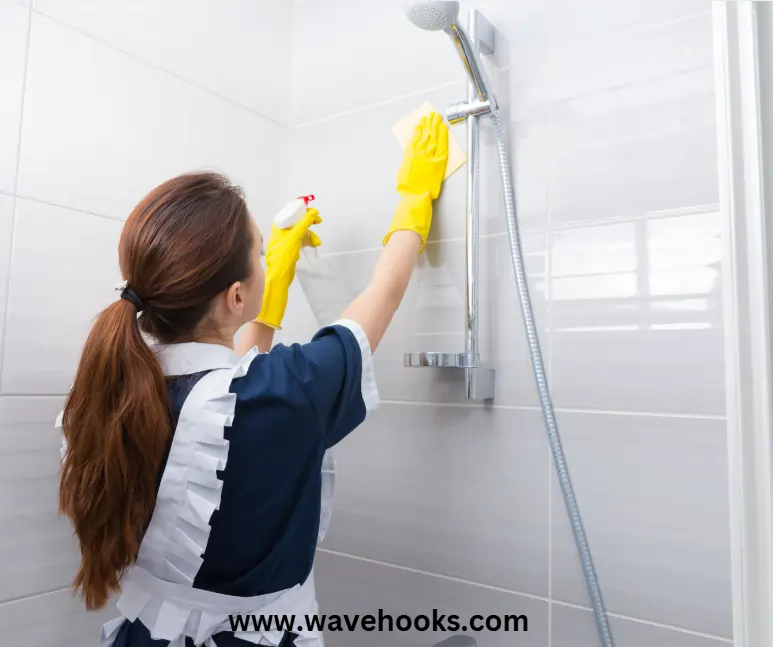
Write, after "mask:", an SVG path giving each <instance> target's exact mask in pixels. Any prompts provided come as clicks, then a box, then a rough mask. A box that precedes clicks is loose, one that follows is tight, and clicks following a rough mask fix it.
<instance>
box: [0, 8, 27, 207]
mask: <svg viewBox="0 0 773 647" xmlns="http://www.w3.org/2000/svg"><path fill="white" fill-rule="evenodd" d="M28 21H29V10H28V9H27V8H25V7H24V6H22V5H21V4H20V3H18V2H16V1H15V0H0V79H2V84H3V87H2V91H1V92H0V191H5V192H7V193H12V192H13V191H14V188H15V187H14V184H15V179H16V157H17V153H18V150H19V127H20V125H21V110H22V92H23V90H24V59H25V56H26V54H27V27H28Z"/></svg>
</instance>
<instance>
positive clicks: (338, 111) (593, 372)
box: [286, 0, 731, 647]
mask: <svg viewBox="0 0 773 647" xmlns="http://www.w3.org/2000/svg"><path fill="white" fill-rule="evenodd" d="M403 4H404V3H402V2H397V1H386V2H378V3H371V2H367V3H366V2H358V1H356V0H324V1H323V0H298V1H296V2H295V3H294V20H293V26H294V27H293V29H294V34H293V37H294V45H293V96H292V101H291V112H292V115H293V127H292V129H291V131H290V151H289V194H291V195H297V194H301V193H315V194H316V196H317V204H318V206H319V208H320V211H321V214H322V216H323V217H324V219H325V222H324V223H323V224H322V225H321V226H320V227H319V232H320V235H321V237H322V239H323V241H324V242H323V248H322V249H323V250H324V251H325V254H326V257H327V260H328V262H329V263H331V264H332V265H333V266H334V267H336V268H337V269H338V270H339V271H340V272H341V274H342V275H343V276H345V277H347V280H348V281H349V282H350V286H351V289H352V291H354V290H356V289H358V288H361V287H363V286H364V285H365V284H366V282H367V279H368V276H369V274H370V272H371V269H372V267H373V264H374V262H375V260H376V258H377V256H378V248H379V241H380V239H381V237H382V235H383V233H384V231H385V229H386V228H387V226H388V224H389V221H390V218H391V214H392V211H393V209H394V206H395V204H396V195H395V191H394V177H395V173H396V170H397V167H398V165H399V161H400V156H401V155H400V151H399V148H398V146H397V143H396V141H395V140H394V138H393V135H392V133H391V126H392V124H393V123H394V122H395V121H396V120H397V119H399V118H400V117H401V116H403V115H404V114H406V113H407V112H408V111H410V110H411V109H413V108H415V107H417V106H418V105H420V104H421V103H422V102H424V101H425V100H431V101H432V102H433V103H434V104H435V105H436V107H437V108H438V109H441V110H443V109H444V108H445V106H446V104H448V103H449V102H450V101H452V100H457V99H462V98H464V77H463V74H462V70H461V66H460V64H459V62H458V61H457V59H456V57H455V53H454V51H453V50H452V47H451V45H450V44H449V42H448V41H447V39H446V38H445V37H444V36H443V35H442V34H431V33H425V32H421V31H419V30H418V29H416V28H414V27H412V26H411V25H410V24H409V23H408V21H407V20H406V19H405V18H404V16H403V13H402V5H403ZM473 5H474V6H477V7H479V8H480V9H481V10H482V11H483V12H484V13H485V14H486V15H487V16H488V18H489V19H490V20H491V21H492V22H493V23H494V24H495V25H496V26H497V27H498V28H499V30H500V32H501V33H500V36H501V39H500V41H499V43H500V47H499V52H498V61H497V62H498V63H499V64H500V69H499V72H498V73H497V74H496V75H495V76H496V80H497V82H498V86H499V94H500V97H501V98H502V100H503V103H504V104H505V107H506V108H507V110H508V115H507V120H508V122H509V136H510V150H511V153H512V156H513V157H512V158H513V161H514V164H515V180H516V185H517V203H518V208H519V211H520V220H521V224H522V228H523V244H524V247H525V250H526V254H527V266H528V271H529V276H530V284H531V288H532V298H533V301H534V306H535V311H536V316H537V319H538V323H539V328H540V334H541V341H542V344H543V350H544V353H545V358H546V363H547V366H548V370H549V377H550V382H551V386H552V389H553V394H554V398H555V404H556V407H557V408H558V412H557V415H558V422H559V425H560V427H561V430H562V434H563V438H564V445H565V449H566V452H567V456H568V461H569V467H570V470H571V474H572V477H573V479H574V483H575V487H576V492H577V496H578V498H579V502H580V505H581V508H582V511H583V515H584V521H585V525H586V528H587V531H588V535H589V539H590V543H591V546H592V548H593V551H594V557H595V560H596V566H597V569H598V574H599V577H600V580H601V584H602V587H603V589H604V595H605V598H606V602H607V605H608V608H609V611H610V612H611V613H612V628H613V630H614V633H615V636H616V638H617V644H618V645H619V646H620V647H653V646H655V645H657V647H721V646H722V645H728V644H730V643H731V639H730V638H731V598H730V565H729V545H728V544H729V538H728V510H727V507H728V501H727V486H726V472H727V465H726V449H725V421H724V393H723V379H724V378H723V363H722V356H723V352H722V318H721V307H720V305H721V298H722V297H721V295H722V292H721V285H720V283H719V276H720V273H719V271H720V262H721V253H720V245H719V218H718V215H717V204H716V203H717V199H718V198H717V172H716V151H715V133H714V88H713V79H712V47H711V16H710V6H709V3H707V2H705V0H651V1H649V2H632V1H625V2H620V1H619V0H616V1H613V0H593V1H592V2H587V1H584V2H580V1H578V0H517V1H511V0H490V1H481V2H475V3H470V2H468V3H463V7H464V8H469V7H470V6H473ZM454 133H455V136H456V137H458V138H459V141H460V142H462V143H463V142H464V131H463V128H460V129H458V130H455V131H454ZM482 148H483V158H484V159H483V167H482V178H483V182H484V186H485V189H484V192H483V196H482V203H483V211H482V223H481V230H482V231H483V240H482V245H483V254H482V256H481V259H482V260H481V265H482V273H483V279H482V294H483V306H482V307H483V317H484V321H483V345H484V348H485V349H486V351H487V353H488V355H489V357H490V358H491V359H492V362H493V364H494V366H495V367H496V369H497V397H496V401H495V404H494V406H492V407H480V406H470V405H469V404H468V403H467V402H466V401H465V400H464V399H463V390H462V384H461V380H460V378H459V376H458V375H454V374H446V373H442V372H437V371H434V370H429V369H427V370H416V369H414V370H409V369H404V368H403V367H402V354H403V352H405V351H417V350H447V351H455V350H461V348H462V326H463V308H464V296H463V291H462V288H463V277H464V267H463V258H464V246H463V245H464V244H463V232H464V216H463V203H464V199H463V198H464V178H463V174H457V175H456V176H454V177H453V178H452V179H451V180H450V181H449V182H448V183H447V184H446V186H445V188H444V195H443V196H442V198H441V199H440V201H439V205H438V208H437V211H436V214H437V215H436V221H435V224H434V228H433V233H432V239H433V242H432V243H431V244H430V245H429V246H428V249H427V253H426V254H425V255H424V256H423V258H422V260H421V264H420V268H419V270H418V272H417V273H416V275H415V278H414V280H413V281H412V285H411V287H410V289H409V293H408V295H407V296H406V299H405V302H404V305H403V306H402V307H401V309H400V311H399V313H398V314H397V316H396V320H395V322H394V324H393V326H392V328H391V329H390V331H389V332H388V334H387V338H386V339H385V341H384V343H383V345H382V346H381V347H380V348H379V351H378V353H377V373H378V378H379V382H380V389H381V394H382V397H383V398H384V399H385V400H386V403H385V404H384V405H383V407H382V410H381V411H380V412H379V413H377V414H376V415H375V416H374V417H373V418H372V419H371V420H370V421H368V422H367V423H366V424H365V425H364V427H363V428H361V429H360V430H358V431H357V432H356V433H354V434H353V435H352V437H350V438H349V439H347V440H346V441H345V442H344V443H343V444H342V445H341V447H340V452H339V455H340V456H339V458H340V465H341V470H342V474H341V478H340V495H339V498H338V501H337V506H336V513H335V515H334V517H333V522H332V526H331V531H330V534H329V537H328V539H327V540H326V542H325V546H324V548H323V549H322V550H321V551H320V554H319V559H318V567H317V570H318V577H319V584H318V588H319V590H320V597H321V605H322V609H323V611H325V612H327V613H332V612H335V611H338V612H342V613H343V612H348V613H360V614H364V613H369V612H376V611H377V610H378V609H379V608H383V609H384V610H385V612H390V613H392V614H394V615H397V614H399V613H409V614H416V613H421V612H429V614H430V615H431V613H432V609H433V608H438V609H440V610H441V612H444V613H457V614H459V615H462V616H464V615H468V614H474V613H483V614H496V613H504V612H507V613H514V612H518V613H524V614H526V615H527V616H528V618H529V631H528V633H520V634H509V635H508V634H505V633H502V632H500V633H488V634H485V635H484V634H481V635H479V636H478V642H479V645H480V646H481V647H494V646H497V645H502V646H505V645H507V646H511V645H523V646H535V647H595V646H596V645H597V644H598V639H597V637H596V634H595V628H594V624H593V620H592V616H591V614H590V613H589V611H588V606H589V605H588V599H587V595H586V592H585V589H584V583H583V580H582V576H581V572H580V568H579V564H578V560H577V556H576V553H575V549H574V544H573V541H572V537H571V533H570V529H569V525H568V522H567V518H566V514H565V512H564V509H563V501H562V499H561V496H560V491H559V489H558V485H557V482H556V479H555V477H554V472H553V467H552V464H551V460H550V455H549V450H548V446H547V441H546V438H545V433H544V430H543V426H542V420H541V416H540V413H539V410H538V409H537V406H536V405H537V399H536V393H535V389H534V386H533V378H532V375H531V369H530V366H529V363H528V357H527V354H526V347H525V343H524V335H523V327H522V323H521V317H520V312H519V310H518V306H517V303H516V294H515V290H514V283H513V280H512V273H511V267H510V259H509V255H508V249H507V241H506V238H505V233H504V232H505V222H504V216H503V209H502V206H501V196H500V190H499V184H498V178H497V175H496V172H497V171H496V167H495V160H494V140H493V137H492V132H491V128H490V126H489V125H487V126H486V127H485V128H484V135H483V143H482ZM296 296H297V295H296ZM291 307H292V308H293V311H292V312H291V316H290V317H289V318H288V321H289V323H288V330H287V331H286V332H287V334H288V335H290V336H292V335H293V334H295V335H296V336H299V337H300V336H302V335H305V334H306V333H307V331H308V329H309V328H310V327H312V324H311V323H310V322H309V321H308V311H306V310H304V305H303V302H302V299H296V300H295V301H294V302H293V305H292V306H291ZM440 638H441V636H440V635H438V634H433V633H432V632H431V631H430V632H425V633H420V632H414V633H410V634H398V633H395V634H391V635H375V634H362V633H361V634H355V635H352V634H346V633H341V634H329V635H328V637H327V639H328V643H329V644H330V645H331V647H346V646H349V645H352V646H355V645H358V646H359V645H362V644H367V645H373V646H377V645H384V647H395V646H400V645H405V646H408V645H410V646H411V647H420V646H423V645H426V646H429V645H431V644H433V642H435V641H436V640H439V639H440Z"/></svg>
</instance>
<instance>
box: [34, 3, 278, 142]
mask: <svg viewBox="0 0 773 647" xmlns="http://www.w3.org/2000/svg"><path fill="white" fill-rule="evenodd" d="M33 12H34V13H36V14H38V15H39V16H43V17H44V18H46V19H48V20H51V21H52V22H55V23H56V24H58V25H61V26H62V27H65V28H67V29H69V30H71V31H74V32H75V33H77V34H80V35H81V36H85V37H86V38H90V39H91V40H93V41H95V42H97V43H100V44H102V45H104V46H105V47H109V48H110V49H113V50H115V51H117V52H121V54H124V55H125V56H128V57H130V58H132V59H134V60H136V61H140V62H141V63H143V64H144V65H147V66H148V67H152V68H153V69H155V70H158V71H160V72H163V73H164V74H167V75H169V76H171V77H174V78H175V79H177V80H178V81H182V82H183V83H186V84H187V85H189V86H192V87H194V88H197V89H199V90H202V91H204V92H206V93H207V94H211V95H212V96H214V97H217V98H218V99H220V100H221V101H224V102H225V103H228V104H230V105H232V106H235V107H237V108H241V109H242V110H244V111H245V112H249V113H250V114H252V115H254V116H256V117H260V118H261V119H264V120H265V121H268V122H270V123H272V124H273V125H275V126H278V127H279V128H285V129H289V126H288V124H284V123H282V122H280V121H277V120H276V119H275V118H274V117H269V116H268V115H266V114H264V113H262V112H258V111H257V110H255V109H253V108H250V107H248V106H245V105H244V104H243V103H239V102H238V101H234V100H233V99H231V98H229V97H226V96H224V95H222V94H219V93H218V92H216V91H215V90H211V89H210V88H208V87H206V86H204V85H201V84H200V83H197V82H196V81H193V80H191V79H188V78H186V77H184V76H180V75H179V74H177V73H176V72H172V71H171V70H168V69H167V68H165V67H162V66H161V65H158V64H157V63H153V62H152V61H148V60H147V59H144V58H142V57H140V56H137V55H136V54H132V53H131V52H129V51H127V50H125V49H122V48H121V47H118V46H117V45H113V44H112V43H109V42H107V41H105V40H102V39H101V38H97V37H96V36H94V35H92V34H89V33H88V32H85V31H83V30H81V29H79V28H77V27H73V26H72V25H69V24H67V23H66V22H63V21H61V20H59V19H58V18H55V17H54V16H51V15H50V14H47V13H45V12H43V11H40V10H39V9H33Z"/></svg>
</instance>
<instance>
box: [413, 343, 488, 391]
mask: <svg viewBox="0 0 773 647" xmlns="http://www.w3.org/2000/svg"><path fill="white" fill-rule="evenodd" d="M403 366H405V367H406V368H457V369H459V368H461V369H464V370H465V382H466V385H467V398H468V399H469V400H493V399H494V384H495V379H494V377H495V371H494V369H493V368H489V367H488V366H486V365H485V364H481V363H480V356H478V355H477V354H475V353H438V352H420V353H405V354H404V356H403Z"/></svg>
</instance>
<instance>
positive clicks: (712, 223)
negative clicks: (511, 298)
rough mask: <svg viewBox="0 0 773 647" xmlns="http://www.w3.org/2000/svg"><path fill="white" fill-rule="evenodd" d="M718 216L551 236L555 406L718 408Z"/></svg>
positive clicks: (720, 358) (721, 397) (721, 362)
mask: <svg viewBox="0 0 773 647" xmlns="http://www.w3.org/2000/svg"><path fill="white" fill-rule="evenodd" d="M719 228H720V222H719V215H718V214H717V213H711V212H709V213H696V214H685V215H675V216H673V217H668V218H654V219H648V220H640V221H635V222H626V223H617V224H608V225H603V226H596V227H587V228H580V229H569V230H562V231H557V232H555V234H554V236H553V249H552V257H551V259H552V265H553V266H552V276H551V291H552V294H551V298H552V301H551V308H552V316H551V323H552V327H553V332H552V336H551V347H552V352H553V355H552V357H553V359H552V369H551V378H552V383H553V385H554V398H555V403H556V405H557V406H559V407H569V408H584V409H613V410H627V411H653V412H663V413H669V412H679V413H693V414H722V413H723V412H724V356H723V350H722V345H723V333H722V327H723V324H722V305H721V298H722V295H721V286H720V262H721V246H720V241H719V236H720V231H719Z"/></svg>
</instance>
